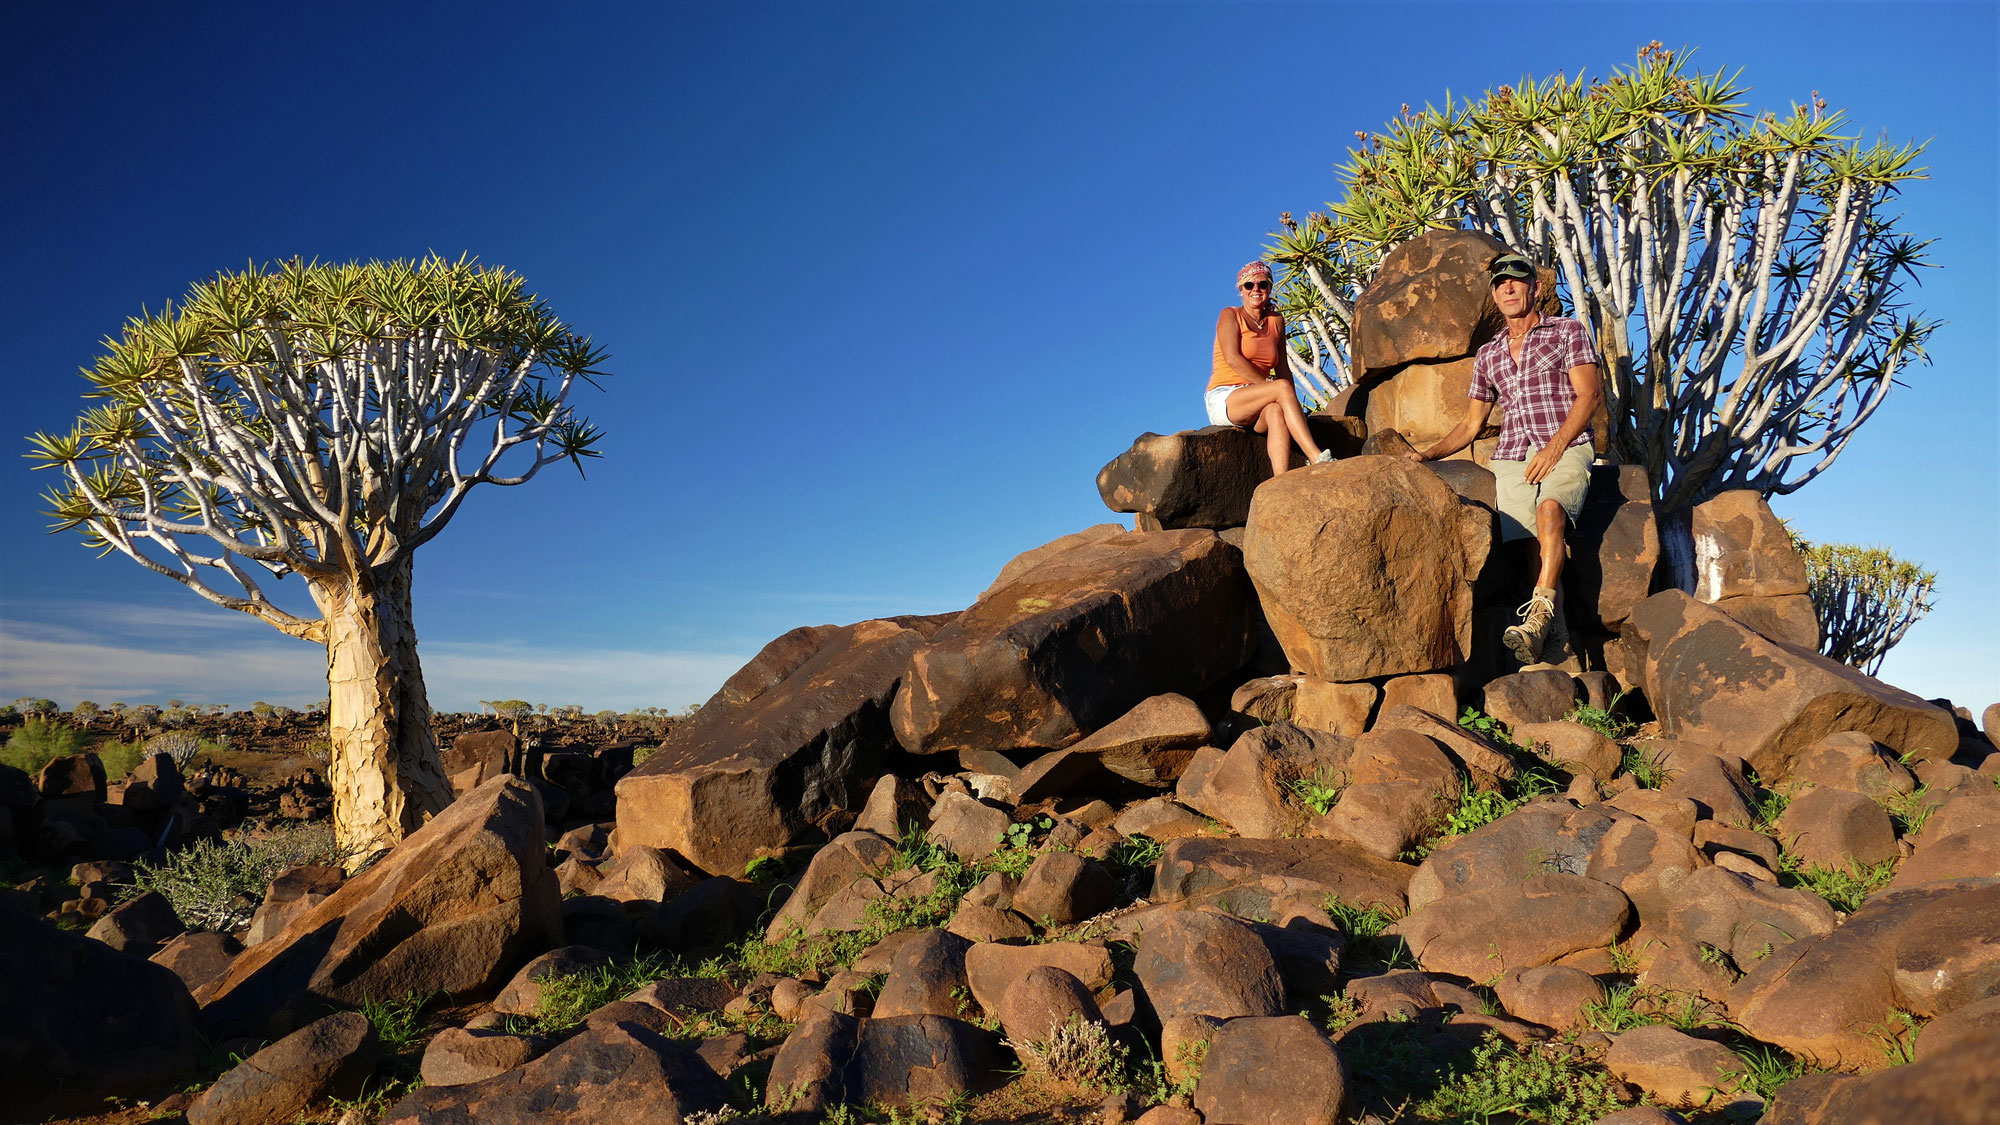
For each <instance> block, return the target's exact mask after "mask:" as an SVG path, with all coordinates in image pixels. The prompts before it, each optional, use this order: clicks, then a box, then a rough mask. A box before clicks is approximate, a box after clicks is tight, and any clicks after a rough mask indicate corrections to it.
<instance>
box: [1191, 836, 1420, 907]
mask: <svg viewBox="0 0 2000 1125" xmlns="http://www.w3.org/2000/svg"><path fill="white" fill-rule="evenodd" d="M1409 881H1410V868H1409V867H1407V866H1405V865H1403V864H1400V863H1391V862H1389V861H1388V860H1384V859H1381V858H1379V857H1377V856H1375V855H1372V854H1370V853H1369V852H1368V851H1366V850H1365V849H1363V848H1361V847H1360V846H1358V845H1356V844H1353V843H1350V842H1348V841H1346V840H1299V839H1290V840H1230V839H1215V838H1206V837H1192V836H1191V837H1186V838H1184V839H1179V840H1174V841H1172V842H1170V843H1168V844H1167V847H1166V851H1165V853H1164V854H1162V855H1161V857H1160V862H1159V863H1158V865H1157V866H1156V867H1155V868H1154V875H1153V895H1152V897H1153V900H1154V901H1156V902H1179V901H1182V900H1186V899H1200V900H1202V901H1205V902H1209V903H1212V904H1214V905H1216V906H1218V907H1221V908H1222V909H1224V910H1227V911H1229V912H1230V913H1231V914H1235V915H1237V916H1239V917H1273V916H1275V914H1276V913H1277V912H1276V911H1275V910H1274V909H1273V906H1274V904H1276V903H1282V902H1284V901H1286V900H1290V899H1300V900H1304V901H1308V902H1313V903H1319V902H1322V901H1324V900H1325V899H1326V898H1327V897H1328V896H1332V897H1334V898H1337V899H1339V900H1340V901H1341V902H1343V903H1346V904H1348V905H1350V906H1358V907H1367V906H1373V905H1378V904H1379V905H1381V906H1384V907H1386V908H1388V909H1389V910H1392V911H1400V910H1402V909H1403V906H1404V903H1405V898H1404V890H1405V888H1406V887H1408V886H1409Z"/></svg>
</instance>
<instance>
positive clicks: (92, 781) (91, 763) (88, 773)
mask: <svg viewBox="0 0 2000 1125" xmlns="http://www.w3.org/2000/svg"><path fill="white" fill-rule="evenodd" d="M36 787H37V788H38V789H39V790H40V791H41V794H42V797H43V798H44V799H45V800H46V799H50V798H57V797H86V798H89V799H90V800H92V801H102V800H104V763H103V762H101V761H99V760H98V757H97V755H96V754H91V753H85V754H67V755H64V756H63V757H60V758H56V759H53V760H51V761H50V762H49V764H48V765H45V766H43V767H42V772H41V776H40V777H39V778H38V779H37V783H36Z"/></svg>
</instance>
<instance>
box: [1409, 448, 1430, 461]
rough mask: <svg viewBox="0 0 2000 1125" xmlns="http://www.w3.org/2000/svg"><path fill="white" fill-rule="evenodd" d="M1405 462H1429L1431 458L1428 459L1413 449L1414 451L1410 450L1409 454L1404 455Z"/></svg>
mask: <svg viewBox="0 0 2000 1125" xmlns="http://www.w3.org/2000/svg"><path fill="white" fill-rule="evenodd" d="M1403 460H1405V461H1428V460H1430V458H1428V457H1426V456H1424V455H1423V454H1422V453H1420V452H1418V451H1417V450H1414V449H1412V450H1410V451H1409V452H1408V453H1405V454H1403Z"/></svg>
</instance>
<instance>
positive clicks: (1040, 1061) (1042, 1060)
mask: <svg viewBox="0 0 2000 1125" xmlns="http://www.w3.org/2000/svg"><path fill="white" fill-rule="evenodd" d="M1007 1046H1008V1047H1009V1048H1010V1049H1011V1050H1013V1052H1014V1054H1015V1055H1016V1056H1017V1057H1019V1058H1020V1060H1021V1062H1022V1064H1023V1065H1024V1066H1026V1067H1027V1068H1028V1069H1030V1070H1032V1071H1037V1072H1040V1073H1042V1074H1046V1075H1048V1076H1049V1077H1050V1078H1053V1079H1055V1080H1056V1081H1057V1082H1065V1083H1068V1084H1070V1085H1072V1086H1080V1087H1082V1088H1084V1089H1087V1090H1093V1091H1097V1092H1100V1093H1113V1092H1118V1091H1122V1090H1124V1089H1125V1088H1126V1087H1127V1086H1128V1085H1129V1084H1130V1080H1129V1077H1128V1074H1127V1071H1128V1066H1127V1062H1126V1051H1125V1048H1123V1047H1121V1046H1119V1045H1118V1044H1117V1043H1114V1042H1112V1040H1111V1033H1110V1032H1108V1031H1106V1030H1105V1027H1104V1025H1103V1024H1101V1023H1098V1022H1096V1021H1094V1020H1086V1019H1084V1018H1083V1017H1082V1016H1081V1015H1077V1014H1074V1013H1072V1014H1071V1015H1070V1017H1069V1019H1068V1020H1066V1021H1064V1023H1063V1025H1062V1026H1061V1027H1059V1028H1057V1029H1056V1031H1055V1034H1053V1035H1051V1036H1049V1038H1048V1039H1047V1041H1045V1042H1039V1043H1036V1042H1022V1041H1020V1040H1017V1039H1009V1040H1007Z"/></svg>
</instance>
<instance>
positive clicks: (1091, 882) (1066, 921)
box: [1013, 851, 1118, 926]
mask: <svg viewBox="0 0 2000 1125" xmlns="http://www.w3.org/2000/svg"><path fill="white" fill-rule="evenodd" d="M1117 900H1118V885H1117V883H1116V882H1114V881H1113V880H1112V878H1111V873H1110V872H1109V871H1106V870H1105V869H1104V865H1103V864H1101V863H1098V862H1097V861H1096V860H1091V859H1085V858H1083V857H1082V856H1080V855H1077V854H1075V853H1074V852H1061V851H1045V852H1043V853H1042V854H1041V855H1039V856H1036V857H1035V862H1034V863H1033V864H1032V865H1031V866H1029V868H1028V872H1027V874H1025V875H1023V876H1022V877H1021V886H1020V888H1019V889H1018V890H1016V891H1015V892H1014V904H1013V908H1014V909H1015V910H1016V911H1018V912H1020V913H1021V914H1024V915H1026V916H1027V917H1029V918H1032V919H1034V920H1036V921H1037V922H1042V923H1043V924H1044V925H1054V926H1067V925H1070V924H1072V923H1075V922H1081V921H1083V920H1084V919H1085V918H1094V917H1096V916H1097V915H1098V914H1101V913H1103V912H1104V911H1106V910H1109V909H1111V907H1112V905H1113V904H1114V903H1116V902H1117Z"/></svg>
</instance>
